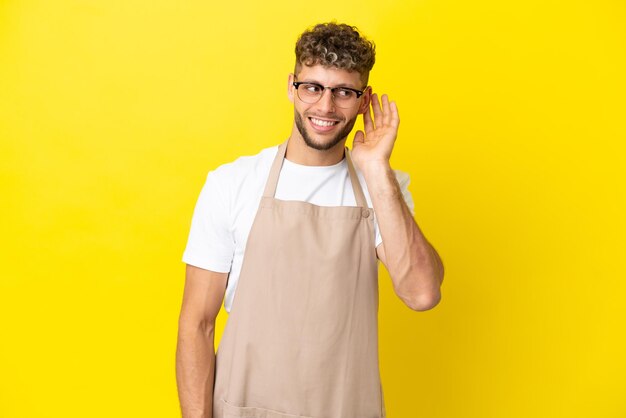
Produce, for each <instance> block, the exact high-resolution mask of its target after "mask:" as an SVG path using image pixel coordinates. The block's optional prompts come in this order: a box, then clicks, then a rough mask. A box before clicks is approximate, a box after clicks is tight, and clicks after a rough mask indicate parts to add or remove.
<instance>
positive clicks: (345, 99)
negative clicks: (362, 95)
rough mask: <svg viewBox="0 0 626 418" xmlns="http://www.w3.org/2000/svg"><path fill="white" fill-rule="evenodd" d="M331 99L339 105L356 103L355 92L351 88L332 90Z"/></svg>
mask: <svg viewBox="0 0 626 418" xmlns="http://www.w3.org/2000/svg"><path fill="white" fill-rule="evenodd" d="M333 99H334V101H335V104H336V105H337V106H339V107H352V106H354V104H355V103H356V93H355V92H353V91H352V90H348V89H342V88H338V89H335V91H334V92H333Z"/></svg>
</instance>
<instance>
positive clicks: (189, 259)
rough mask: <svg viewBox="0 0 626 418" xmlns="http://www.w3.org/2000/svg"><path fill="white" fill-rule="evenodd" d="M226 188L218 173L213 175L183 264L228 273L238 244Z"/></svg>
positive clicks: (206, 185) (204, 191) (203, 192)
mask: <svg viewBox="0 0 626 418" xmlns="http://www.w3.org/2000/svg"><path fill="white" fill-rule="evenodd" d="M222 187H223V185H222V184H220V183H219V182H218V181H217V179H216V174H215V172H213V171H212V172H209V174H208V175H207V179H206V182H205V183H204V186H203V187H202V190H201V191H200V196H199V197H198V200H197V202H196V206H195V209H194V212H193V218H192V220H191V229H190V231H189V238H188V240H187V247H186V248H185V251H184V253H183V262H185V263H187V264H190V265H192V266H196V267H200V268H202V269H205V270H211V271H215V272H218V273H228V272H230V267H231V264H232V261H233V254H234V252H235V241H234V239H233V235H232V232H231V231H232V229H231V228H230V217H229V213H228V202H227V201H226V200H225V199H224V193H222Z"/></svg>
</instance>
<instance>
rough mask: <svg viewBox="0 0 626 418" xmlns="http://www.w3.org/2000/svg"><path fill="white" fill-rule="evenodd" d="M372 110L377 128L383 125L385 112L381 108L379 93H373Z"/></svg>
mask: <svg viewBox="0 0 626 418" xmlns="http://www.w3.org/2000/svg"><path fill="white" fill-rule="evenodd" d="M372 110H373V111H374V124H375V125H376V128H380V127H381V126H383V112H382V110H381V109H380V103H379V102H378V95H377V94H376V93H374V94H372Z"/></svg>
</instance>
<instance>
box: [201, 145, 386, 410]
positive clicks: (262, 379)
mask: <svg viewBox="0 0 626 418" xmlns="http://www.w3.org/2000/svg"><path fill="white" fill-rule="evenodd" d="M286 149H287V142H285V143H283V144H282V145H280V147H279V148H278V153H277V154H276V159H275V160H274V163H273V165H272V168H271V171H270V174H269V177H268V180H267V183H266V186H265V191H264V193H263V197H262V199H261V203H260V205H259V209H258V211H257V214H256V217H255V219H254V223H253V225H252V229H251V230H250V235H249V237H248V242H247V245H246V250H245V255H244V259H243V265H242V270H241V275H240V277H239V283H238V285H237V293H236V295H235V299H234V301H233V305H232V308H231V312H230V315H229V317H228V321H227V324H226V328H225V329H224V334H223V336H222V340H221V342H220V345H219V347H218V350H217V353H216V365H215V387H214V396H213V418H240V417H246V418H287V417H289V418H293V417H300V418H383V417H385V405H384V399H383V391H382V386H381V382H380V372H379V365H378V264H377V259H376V248H375V246H374V223H373V211H372V210H371V209H370V208H368V206H367V202H366V200H365V196H364V194H363V190H362V189H361V185H360V183H359V180H358V178H357V175H356V172H355V170H354V166H353V164H352V160H351V158H350V151H349V150H348V149H347V148H346V151H345V156H346V160H347V163H348V169H349V173H350V180H351V182H352V188H353V190H354V193H355V197H356V202H357V207H353V206H337V207H327V206H316V205H313V204H311V203H308V202H299V201H284V200H278V199H275V198H274V194H275V192H276V186H277V184H278V177H279V174H280V169H281V167H282V163H283V159H284V156H285V152H286Z"/></svg>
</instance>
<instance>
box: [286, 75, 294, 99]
mask: <svg viewBox="0 0 626 418" xmlns="http://www.w3.org/2000/svg"><path fill="white" fill-rule="evenodd" d="M295 79H296V78H295V76H294V75H293V73H289V77H288V78H287V97H289V101H290V102H291V103H293V100H294V97H293V96H294V94H295V92H296V88H295V87H294V86H293V82H294V81H295Z"/></svg>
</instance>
